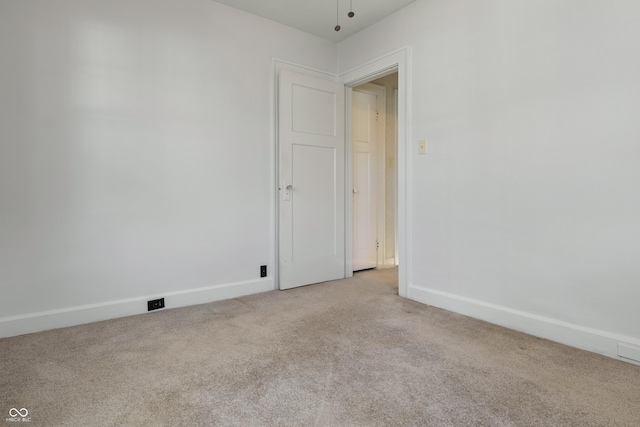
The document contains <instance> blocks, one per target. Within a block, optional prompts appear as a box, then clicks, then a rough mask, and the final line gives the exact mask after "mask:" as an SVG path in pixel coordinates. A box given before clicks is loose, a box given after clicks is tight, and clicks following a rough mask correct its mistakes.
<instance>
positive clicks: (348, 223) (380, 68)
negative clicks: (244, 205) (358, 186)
mask: <svg viewBox="0 0 640 427" xmlns="http://www.w3.org/2000/svg"><path fill="white" fill-rule="evenodd" d="M410 54H411V51H410V48H409V47H405V48H402V49H399V50H396V51H394V52H391V53H389V54H387V55H384V56H382V57H379V58H377V59H374V60H372V61H369V62H366V63H364V64H362V65H360V66H357V67H354V68H352V69H351V70H349V71H346V72H344V73H342V74H340V75H339V76H336V75H334V74H331V73H327V72H325V71H322V70H317V69H313V68H309V67H305V66H301V65H298V64H293V63H291V62H287V61H283V60H279V59H275V58H274V59H273V75H272V82H273V86H272V91H271V96H272V117H271V123H272V126H273V129H272V138H273V139H272V162H271V164H272V165H273V168H274V169H273V170H272V174H271V176H272V178H271V179H272V182H271V184H272V188H273V193H272V203H273V209H272V212H273V213H274V217H273V218H272V221H271V223H272V224H274V226H275V228H274V230H273V231H274V233H273V234H272V235H273V236H274V243H275V244H274V245H273V253H272V254H271V260H272V264H271V265H272V266H273V277H274V288H275V289H279V287H280V276H279V271H278V268H279V267H278V266H279V263H280V260H279V255H278V254H279V241H278V239H279V238H278V236H279V232H280V231H279V229H278V228H279V225H278V222H279V218H280V217H279V215H280V212H279V206H278V205H279V203H278V200H279V197H280V196H279V191H278V183H279V176H278V174H279V166H280V165H279V164H278V96H277V94H278V74H279V71H280V70H281V69H282V68H289V69H292V70H294V71H298V72H302V73H307V74H310V75H315V76H317V77H321V78H325V79H327V80H333V81H338V82H340V83H342V84H344V85H345V86H346V96H345V100H346V104H347V105H346V108H345V114H346V118H345V143H346V145H345V190H348V189H350V188H352V179H351V174H352V167H353V165H352V161H353V159H352V157H353V156H352V153H351V151H352V149H353V148H352V142H351V115H352V114H351V108H352V105H351V88H352V87H354V86H358V85H360V84H363V83H368V82H370V81H371V80H375V79H377V78H380V77H384V76H386V75H389V74H393V73H395V72H397V73H398V160H397V165H398V168H397V171H398V194H397V200H398V204H397V215H396V218H397V221H398V229H397V240H398V251H397V257H398V259H399V266H398V294H399V295H400V296H401V297H404V298H407V290H408V287H409V286H408V284H409V279H410V278H409V271H411V269H410V265H411V256H410V255H411V254H410V251H409V248H410V247H411V245H410V243H411V242H410V240H409V238H410V236H409V233H408V232H407V231H408V230H410V229H411V224H410V217H409V212H410V203H411V198H410V194H411V193H410V192H409V185H410V182H409V177H410V174H409V172H410V171H409V166H410V164H411V162H410V161H409V160H410V155H411V150H409V147H410V143H409V142H410V122H409V117H410V115H409V107H410V105H411V104H410V93H411V90H410V83H411V80H410V75H409V60H410ZM346 194H349V193H346ZM351 200H352V199H351V198H350V197H346V200H345V205H346V212H345V246H346V247H345V277H352V276H353V259H352V253H353V205H352V203H351Z"/></svg>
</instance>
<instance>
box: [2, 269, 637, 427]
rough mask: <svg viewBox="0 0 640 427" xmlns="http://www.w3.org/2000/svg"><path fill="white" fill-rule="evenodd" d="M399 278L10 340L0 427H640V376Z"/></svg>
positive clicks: (384, 274) (376, 276) (370, 275)
mask: <svg viewBox="0 0 640 427" xmlns="http://www.w3.org/2000/svg"><path fill="white" fill-rule="evenodd" d="M396 274H397V273H396V271H395V270H382V271H367V272H362V273H358V274H357V275H356V276H355V277H354V278H353V279H347V280H341V281H336V282H329V283H323V284H318V285H313V286H307V287H304V288H299V289H294V290H290V291H286V292H281V291H274V292H268V293H264V294H259V295H252V296H249V297H243V298H237V299H233V300H228V301H221V302H216V303H211V304H204V305H199V306H194V307H187V308H180V309H174V310H164V311H160V312H153V313H150V314H146V315H140V316H134V317H128V318H123V319H115V320H110V321H106V322H99V323H94V324H89V325H83V326H77V327H72V328H65V329H58V330H54V331H48V332H43V333H37V334H30V335H24V336H19V337H13V338H7V339H2V340H0V356H1V359H0V411H2V415H1V416H0V425H2V424H3V423H4V424H5V425H26V424H24V423H20V424H18V423H8V422H6V421H5V418H6V417H7V412H8V410H9V409H10V408H12V407H15V408H18V409H19V408H23V407H24V408H27V409H28V410H29V416H30V417H31V423H30V424H29V425H31V426H114V425H117V426H121V425H123V426H214V425H238V426H253V425H256V426H261V425H263V426H274V425H298V426H313V425H318V426H347V425H349V426H350V425H357V426H378V425H380V426H381V425H386V426H417V425H425V426H458V425H460V426H467V425H474V426H581V427H582V426H636V427H637V426H640V367H639V366H635V365H631V364H626V363H623V362H619V361H616V360H613V359H609V358H606V357H602V356H599V355H596V354H591V353H588V352H585V351H581V350H577V349H574V348H570V347H566V346H563V345H560V344H556V343H552V342H549V341H546V340H542V339H537V338H534V337H531V336H528V335H525V334H522V333H518V332H514V331H511V330H508V329H505V328H501V327H498V326H494V325H491V324H488V323H484V322H481V321H478V320H474V319H470V318H467V317H464V316H460V315H457V314H453V313H449V312H446V311H443V310H439V309H436V308H433V307H428V306H424V305H421V304H418V303H415V302H412V301H409V300H406V299H402V298H400V297H398V296H397V295H396V294H397V284H396V276H395V275H396Z"/></svg>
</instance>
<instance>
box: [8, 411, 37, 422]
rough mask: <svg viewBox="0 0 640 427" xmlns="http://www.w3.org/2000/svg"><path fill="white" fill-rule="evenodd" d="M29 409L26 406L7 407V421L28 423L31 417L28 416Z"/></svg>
mask: <svg viewBox="0 0 640 427" xmlns="http://www.w3.org/2000/svg"><path fill="white" fill-rule="evenodd" d="M27 415H29V410H27V408H20V409H17V408H11V409H9V418H7V422H9V423H20V422H22V423H28V422H31V418H30V417H28V416H27Z"/></svg>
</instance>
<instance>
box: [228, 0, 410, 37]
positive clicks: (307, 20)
mask: <svg viewBox="0 0 640 427" xmlns="http://www.w3.org/2000/svg"><path fill="white" fill-rule="evenodd" d="M215 1H217V2H218V3H223V4H226V5H228V6H231V7H235V8H236V9H241V10H244V11H246V12H249V13H253V14H254V15H259V16H262V17H264V18H267V19H271V20H272V21H276V22H279V23H281V24H284V25H288V26H290V27H294V28H297V29H299V30H302V31H304V32H306V33H311V34H314V35H316V36H318V37H322V38H323V39H327V40H330V41H333V42H339V41H341V40H344V39H346V38H347V37H349V36H350V35H352V34H355V33H357V32H358V31H360V30H362V29H364V28H366V27H368V26H370V25H373V24H375V23H376V22H378V21H380V20H381V19H382V18H384V17H386V16H389V15H391V14H392V13H394V12H396V11H397V10H399V9H402V8H403V7H405V6H406V5H408V4H409V3H413V2H414V1H415V0H215ZM336 2H338V4H339V11H340V13H339V23H340V26H341V27H342V28H341V29H340V31H335V30H334V27H335V26H336V11H337V7H336ZM350 2H351V3H352V4H353V12H355V16H354V17H353V18H349V17H348V16H347V14H348V13H349V9H350Z"/></svg>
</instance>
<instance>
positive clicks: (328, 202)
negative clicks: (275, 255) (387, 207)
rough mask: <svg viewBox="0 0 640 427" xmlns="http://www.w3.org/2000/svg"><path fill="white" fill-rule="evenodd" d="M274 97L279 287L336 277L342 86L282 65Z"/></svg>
mask: <svg viewBox="0 0 640 427" xmlns="http://www.w3.org/2000/svg"><path fill="white" fill-rule="evenodd" d="M279 79H280V82H279V97H278V114H279V123H278V135H279V141H278V143H279V160H280V162H279V180H280V184H279V188H280V197H279V206H280V210H279V212H280V218H279V262H280V264H279V266H280V289H289V288H293V287H296V286H303V285H308V284H311V283H318V282H323V281H327V280H333V279H341V278H343V277H344V275H345V253H344V232H345V222H344V218H345V213H344V206H345V202H344V181H345V177H344V173H345V168H344V86H342V85H339V84H337V83H335V82H332V81H328V80H322V79H318V78H315V77H311V76H308V75H304V74H299V73H295V72H293V71H290V70H286V69H285V70H281V71H280V76H279Z"/></svg>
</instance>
